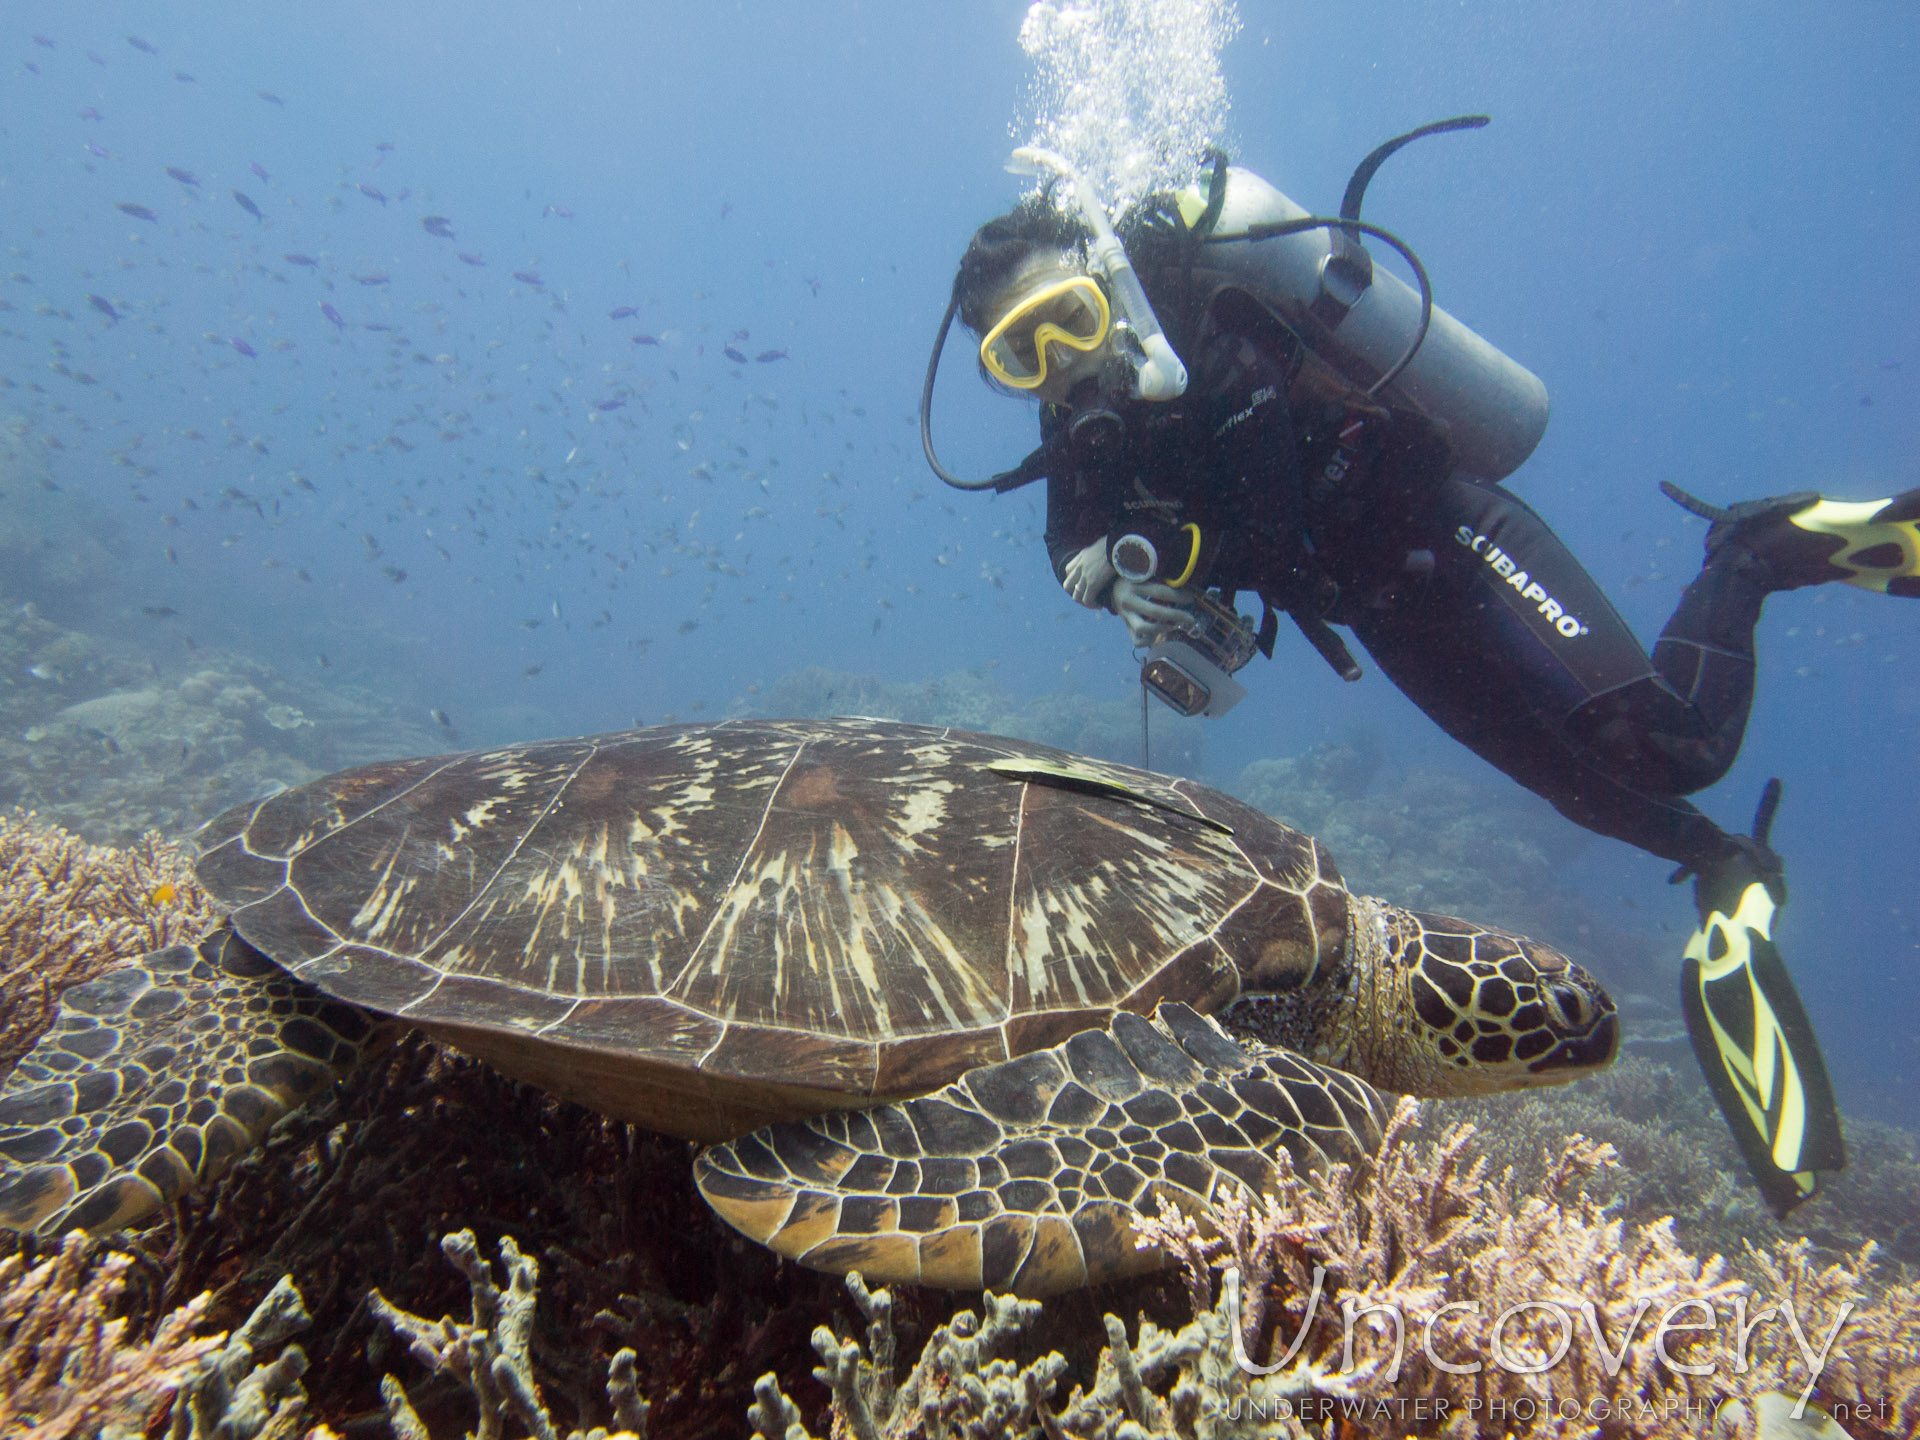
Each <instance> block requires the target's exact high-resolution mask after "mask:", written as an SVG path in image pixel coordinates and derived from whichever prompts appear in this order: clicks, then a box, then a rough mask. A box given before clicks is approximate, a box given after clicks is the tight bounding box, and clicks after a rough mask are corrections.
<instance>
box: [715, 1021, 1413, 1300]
mask: <svg viewBox="0 0 1920 1440" xmlns="http://www.w3.org/2000/svg"><path fill="white" fill-rule="evenodd" d="M1385 1114H1386V1111H1385V1108H1384V1106H1383V1104H1382V1102H1381V1100H1380V1097H1379V1096H1378V1094H1376V1092H1375V1091H1374V1090H1373V1089H1372V1088H1371V1087H1370V1086H1368V1085H1367V1084H1366V1083H1365V1082H1363V1081H1361V1080H1358V1079H1356V1078H1354V1077H1353V1076H1351V1075H1348V1074H1345V1073H1343V1072H1341V1071H1337V1070H1329V1069H1326V1068H1324V1067H1322V1066H1319V1065H1315V1064H1313V1063H1312V1062H1311V1061H1308V1060H1304V1059H1302V1058H1301V1057H1300V1056H1298V1055H1294V1054H1292V1053H1290V1052H1287V1051H1282V1050H1271V1049H1267V1048H1265V1047H1263V1046H1255V1047H1248V1046H1243V1045H1241V1044H1239V1043H1236V1042H1235V1041H1234V1040H1233V1039H1231V1038H1229V1037H1228V1035H1227V1034H1226V1032H1225V1031H1223V1030H1222V1029H1220V1027H1219V1026H1218V1025H1216V1024H1214V1022H1213V1021H1211V1020H1209V1019H1206V1018H1205V1017H1203V1016H1201V1015H1199V1014H1197V1013H1196V1012H1195V1011H1193V1010H1191V1009H1189V1008H1188V1007H1187V1006H1185V1005H1181V1004H1176V1003H1172V1002H1168V1003H1165V1004H1162V1005H1161V1006H1160V1008H1159V1010H1158V1011H1157V1012H1156V1013H1155V1015H1154V1018H1153V1019H1152V1020H1151V1021H1148V1020H1146V1019H1143V1018H1142V1017H1140V1016H1138V1015H1134V1014H1130V1013H1125V1012H1123V1013H1121V1014H1119V1015H1116V1016H1115V1017H1114V1020H1113V1023H1112V1024H1111V1025H1110V1026H1108V1028H1107V1029H1106V1030H1090V1031H1084V1032H1082V1033H1081V1034H1078V1035H1075V1036H1074V1037H1073V1038H1071V1039H1070V1040H1067V1041H1066V1042H1065V1043H1063V1044H1060V1045H1056V1046H1054V1047H1053V1048H1052V1049H1049V1050H1037V1051H1034V1052H1033V1053H1031V1054H1028V1055H1023V1056H1021V1057H1019V1058H1018V1059H1014V1060H1008V1061H1005V1062H1003V1063H1000V1064H997V1065H985V1066H982V1067H980V1068H979V1069H976V1070H971V1071H968V1072H967V1073H966V1074H965V1075H963V1076H961V1077H960V1079H959V1080H957V1081H955V1082H954V1083H953V1084H951V1085H949V1086H947V1087H946V1088H945V1089H944V1090H941V1091H938V1092H936V1093H934V1094H931V1095H925V1096H922V1097H920V1098H919V1099H915V1100H907V1101H903V1102H901V1103H899V1104H894V1105H880V1106H876V1107H874V1108H873V1109H870V1110H859V1111H844V1112H836V1113H833V1114H829V1115H822V1116H819V1117H816V1118H814V1119H811V1120H805V1121H799V1122H793V1123H787V1124H780V1125H771V1126H768V1127H767V1128H765V1129H763V1130H758V1131H755V1132H754V1133H753V1134H751V1135H746V1136H742V1137H741V1138H740V1139H738V1140H733V1141H730V1142H728V1143H726V1144H724V1145H715V1146H713V1147H711V1148H710V1149H708V1150H705V1151H703V1152H702V1153H701V1154H700V1156H699V1157H698V1159H697V1160H696V1161H695V1168H694V1178H695V1180H696V1182H697V1183H698V1184H699V1186H700V1192H701V1194H703V1195H704V1196H705V1197H706V1199H707V1202H708V1203H709V1204H710V1205H712V1206H713V1208H714V1209H715V1210H717V1211H719V1212H720V1214H721V1216H722V1217H723V1218H724V1219H725V1220H726V1221H727V1222H728V1223H729V1224H731V1225H733V1226H734V1227H735V1228H736V1229H738V1230H740V1231H742V1232H743V1233H745V1234H746V1235H748V1236H750V1237H752V1238H753V1239H755V1240H757V1241H759V1242H761V1243H762V1244H765V1245H768V1246H770V1247H771V1248H773V1249H774V1250H776V1251H778V1252H779V1253H780V1254H782V1255H785V1256H788V1257H789V1258H791V1259H794V1260H798V1261H799V1262H800V1263H802V1264H804V1265H809V1266H811V1267H813V1268H815V1269H818V1270H829V1271H847V1270H854V1269H857V1270H859V1271H861V1272H862V1273H863V1274H864V1275H866V1276H867V1277H868V1279H870V1280H885V1281H890V1282H891V1281H899V1282H906V1283H910V1284H921V1285H938V1286H944V1287H947V1288H950V1289H967V1290H971V1289H988V1288H990V1289H994V1290H1002V1291H1007V1290H1011V1291H1013V1292H1014V1293H1016V1294H1021V1295H1048V1294H1053V1293H1055V1292H1057V1291H1061V1290H1070V1289H1074V1288H1076V1287H1078V1286H1081V1285H1087V1284H1092V1283H1096V1282H1098V1281H1102V1280H1111V1279H1115V1278H1117V1277H1119V1276H1123V1275H1129V1274H1136V1273H1138V1272H1141V1271H1145V1270H1152V1269H1157V1268H1158V1267H1159V1266H1160V1265H1161V1264H1162V1263H1164V1261H1163V1258H1162V1257H1161V1256H1160V1255H1159V1254H1157V1253H1156V1252H1154V1251H1152V1250H1146V1251H1142V1250H1140V1249H1139V1248H1138V1247H1137V1246H1136V1244H1135V1242H1134V1236H1133V1231H1132V1228H1131V1223H1130V1222H1131V1221H1132V1219H1133V1217H1134V1216H1135V1215H1136V1214H1141V1213H1152V1210H1153V1203H1154V1197H1155V1196H1156V1195H1165V1196H1167V1197H1168V1198H1169V1199H1171V1200H1172V1201H1173V1202H1174V1203H1175V1204H1177V1205H1179V1206H1181V1207H1182V1208H1184V1209H1187V1210H1196V1209H1200V1208H1204V1207H1205V1206H1206V1204H1207V1202H1208V1200H1209V1199H1210V1197H1211V1196H1212V1194H1213V1192H1214V1188H1215V1186H1216V1185H1217V1184H1218V1183H1219V1182H1220V1181H1221V1180H1223V1179H1233V1180H1238V1181H1242V1182H1245V1183H1246V1184H1247V1185H1250V1186H1252V1187H1254V1188H1256V1189H1264V1188H1267V1187H1269V1186H1270V1185H1271V1184H1272V1181H1273V1177H1274V1162H1273V1158H1272V1157H1273V1155H1274V1153H1275V1152H1276V1151H1277V1150H1278V1149H1280V1148H1282V1147H1284V1148H1285V1149H1286V1150H1287V1151H1288V1152H1289V1153H1290V1154H1291V1156H1292V1158H1293V1161H1294V1164H1295V1165H1296V1166H1297V1167H1298V1168H1299V1169H1300V1170H1302V1171H1305V1170H1308V1169H1310V1168H1314V1167H1317V1166H1320V1165H1322V1164H1324V1163H1326V1162H1327V1161H1329V1160H1343V1161H1352V1160H1356V1159H1358V1158H1360V1157H1361V1156H1363V1155H1366V1154H1371V1153H1372V1152H1373V1151H1374V1150H1375V1149H1376V1148H1377V1147H1378V1144H1379V1140H1380V1133H1381V1127H1382V1124H1383V1122H1384V1118H1385Z"/></svg>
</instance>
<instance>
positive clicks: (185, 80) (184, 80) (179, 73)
mask: <svg viewBox="0 0 1920 1440" xmlns="http://www.w3.org/2000/svg"><path fill="white" fill-rule="evenodd" d="M173 78H174V79H176V80H178V81H179V82H180V83H181V84H182V85H198V84H199V83H200V82H199V81H198V80H196V79H194V78H193V76H191V75H189V74H188V73H187V72H186V71H184V70H176V71H174V72H173Z"/></svg>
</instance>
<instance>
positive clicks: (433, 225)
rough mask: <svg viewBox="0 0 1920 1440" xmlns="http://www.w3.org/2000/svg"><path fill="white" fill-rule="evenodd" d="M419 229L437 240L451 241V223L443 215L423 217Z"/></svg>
mask: <svg viewBox="0 0 1920 1440" xmlns="http://www.w3.org/2000/svg"><path fill="white" fill-rule="evenodd" d="M420 228H421V229H422V230H424V231H426V232H427V234H429V235H431V236H433V237H434V238H435V239H437V240H451V239H453V221H451V220H449V219H448V218H447V217H446V216H444V215H427V216H423V217H422V218H421V221H420Z"/></svg>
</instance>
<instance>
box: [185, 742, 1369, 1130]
mask: <svg viewBox="0 0 1920 1440" xmlns="http://www.w3.org/2000/svg"><path fill="white" fill-rule="evenodd" d="M203 845H204V849H203V852H202V854H201V857H200V861H199V867H198V868H199V875H200V879H201V881H202V882H203V883H204V884H205V885H206V887H207V889H208V890H209V891H211V892H212V894H213V895H214V896H215V897H216V898H217V899H218V900H219V901H220V902H221V903H222V904H223V905H226V906H228V907H230V908H231V911H232V920H233V925H234V928H235V929H236V930H237V931H238V932H239V934H240V935H241V936H242V937H243V938H244V939H245V940H246V941H248V942H249V943H250V944H252V945H253V946H255V947H257V948H258V949H259V950H261V951H262V952H264V953H265V954H266V955H268V956H270V957H271V958H272V959H273V960H275V961H277V962H278V963H279V964H280V965H282V966H284V967H285V968H286V969H287V970H289V971H291V972H292V973H293V974H295V975H297V976H299V977H300V978H301V979H303V980H305V981H307V982H308V983H310V984H312V985H315V986H317V987H319V988H320V989H322V990H324V991H326V992H327V993H329V994H331V995H333V996H334V997H336V998H338V999H341V1000H345V1001H348V1002H350V1003H352V1004H355V1005H359V1006H363V1007H366V1008H367V1009H369V1010H372V1011H375V1012H378V1013H382V1014H386V1015H391V1016H395V1017H398V1018H400V1019H402V1020H405V1021H407V1022H410V1023H413V1024H417V1025H419V1026H420V1027H421V1028H423V1029H425V1030H427V1031H429V1032H431V1033H433V1034H435V1035H437V1036H438V1037H440V1038H442V1039H444V1040H446V1041H448V1042H450V1043H452V1044H454V1045H457V1046H459V1047H460V1048H462V1049H464V1050H467V1051H469V1052H471V1053H473V1054H476V1055H479V1056H480V1057H481V1058H483V1059H486V1060H488V1061H489V1062H491V1063H492V1064H494V1065H496V1066H498V1067H499V1068H500V1069H502V1070H504V1071H506V1072H507V1073H509V1074H511V1075H514V1076H516V1077H518V1078H520V1079H523V1080H526V1081H529V1082H530V1083H534V1084H537V1085H540V1086H542V1087H544V1088H546V1089H549V1090H552V1091H554V1092H556V1093H558V1094H560V1095H563V1096H566V1097H567V1098H570V1099H575V1100H578V1101H580V1102H582V1103H584V1104H587V1105H590V1106H592V1107H593V1108H595V1109H597V1110H600V1111H602V1112H604V1113H608V1114H612V1115H615V1116H617V1117H620V1118H624V1119H629V1120H633V1121H636V1122H639V1123H643V1124H645V1125H647V1126H649V1127H650V1128H653V1129H656V1130H663V1131H667V1132H670V1133H674V1134H679V1135H684V1136H686V1137H688V1138H691V1139H701V1140H713V1139H721V1138H725V1137H728V1136H732V1135H737V1134H739V1133H741V1132H742V1131H744V1130H747V1129H751V1128H753V1127H755V1126H758V1125H760V1124H764V1123H767V1122H768V1121H771V1120H778V1119H789V1118H797V1117H801V1116H806V1115H812V1114H817V1113H819V1112H820V1111H823V1110H827V1109H834V1108H849V1107H855V1106H865V1105H869V1104H872V1103H873V1102H874V1101H875V1100H876V1099H893V1098H899V1097H903V1096H907V1095H912V1094H917V1093H920V1092H923V1091H926V1090H928V1089H931V1088H934V1087H936V1086H939V1085H942V1084H944V1083H946V1082H948V1081H950V1080H953V1079H954V1078H956V1077H957V1076H958V1075H960V1074H961V1073H962V1072H963V1071H965V1070H967V1069H969V1068H971V1067H973V1066H976V1065H981V1064H990V1063H993V1062H997V1061H1001V1060H1005V1059H1008V1058H1010V1057H1012V1056H1015V1055H1020V1054H1024V1053H1027V1052H1029V1051H1032V1050H1035V1049H1038V1048H1042V1047H1045V1046H1048V1045H1052V1044H1055V1043H1057V1042H1059V1041H1061V1040H1063V1039H1065V1038H1066V1037H1067V1036H1069V1035H1071V1034H1074V1033H1076V1032H1078V1031H1082V1030H1090V1029H1100V1028H1103V1027H1105V1026H1106V1025H1107V1024H1108V1022H1109V1021H1110V1020H1111V1019H1112V1017H1113V1015H1114V1013H1115V1012H1116V1011H1119V1010H1128V1011H1133V1012H1136V1013H1139V1014H1142V1015H1150V1014H1151V1013H1152V1012H1153V1009H1154V1006H1155V1005H1156V1004H1157V1003H1158V1002H1160V1001H1161V1000H1181V1001H1185V1002H1186V1003H1188V1004H1190V1005H1193V1006H1194V1007H1196V1008H1197V1009H1200V1010H1203V1011H1213V1010H1218V1009H1219V1008H1220V1007H1222V1006H1223V1005H1225V1004H1227V1003H1228V1002H1230V1001H1231V1000H1232V999H1234V998H1235V997H1236V996H1237V995H1238V994H1240V993H1241V991H1242V989H1243V988H1249V987H1251V988H1258V989H1263V990H1284V989H1291V988H1295V987H1298V986H1301V985H1307V984H1311V983H1313V982H1314V980H1315V978H1316V977H1320V976H1323V975H1326V974H1328V973H1330V972H1332V971H1334V970H1335V969H1336V968H1337V967H1338V962H1339V960H1340V958H1341V957H1342V956H1343V955H1344V953H1345V945H1346V938H1347V936H1346V931H1347V925H1348V911H1347V899H1348V897H1347V892H1346V890H1345V887H1344V886H1343V885H1342V884H1341V882H1340V878H1339V875H1338V873H1337V872H1336V871H1335V869H1334V867H1333V864H1332V862H1331V861H1330V860H1329V859H1328V857H1327V856H1326V854H1325V853H1324V852H1323V851H1322V850H1321V849H1320V848H1319V846H1318V845H1316V844H1315V842H1314V841H1313V840H1312V839H1310V838H1309V837H1307V836H1305V835H1302V834H1300V833H1299V832H1298V831H1295V830H1291V829H1288V828H1287V827H1286V826H1283V825H1280V824H1278V823H1277V822H1275V821H1273V820H1272V819H1269V818H1268V817H1267V816H1265V815H1262V814H1261V813H1260V812H1258V811H1256V810H1254V809H1252V808H1250V807H1248V806H1246V805H1244V804H1242V803H1240V802H1239V801H1237V800H1234V799H1232V798H1231V797H1229V796H1227V795H1223V794H1221V793H1219V792H1218V791H1215V790H1211V789H1208V788H1206V787H1205V786H1201V785H1197V784H1194V783H1192V782H1190V781H1184V780H1169V779H1166V778H1165V777H1161V776H1157V775H1152V774H1149V773H1147V772H1145V771H1140V770H1133V769H1128V768H1126V767H1124V766H1117V765H1105V764H1101V763H1100V762H1097V761H1090V760H1086V759H1084V758H1082V757H1078V756H1073V755H1069V754H1067V753H1066V752H1064V751H1060V750H1054V749H1051V748H1048V747H1046V746H1041V745H1030V744H1026V743H1023V742H1021V741H1017V740H1009V739H1004V738H1001V737H998V736H989V735H979V734H970V733H967V732H964V731H956V730H949V729H938V728H930V727H924V726H915V725H904V724H895V723H890V722H884V721H870V720H834V721H802V720H737V721H728V722H725V723H722V724H713V725H682V726H668V727H661V728H655V729H647V730H638V731H626V732H621V733H616V734H609V735H599V736H590V737H587V738H584V739H574V740H556V741H548V742H541V743H536V744H527V745H516V746H512V747H509V748H505V749H500V750H491V751H483V752H473V753H469V754H464V755H455V756H442V757H434V758H429V759H418V760H403V761H396V762H392V763H387V764H378V765H369V766H364V767H361V768H359V769H356V770H349V771H345V772H343V773H341V774H338V775H333V776H330V777H328V778H326V779H324V780H318V781H315V782H313V783H312V784H309V785H305V786H302V787H300V788H298V789H294V790H289V791H285V792H283V793H281V794H278V795H275V796H273V797H271V798H269V799H266V800H263V801H260V802H257V803H255V804H253V805H250V806H246V807H242V808H240V809H237V810H234V811H232V812H229V813H228V814H226V815H224V816H222V817H220V818H219V819H217V820H215V821H213V822H212V823H211V824H210V825H209V826H208V828H207V832H206V833H205V835H204V837H203Z"/></svg>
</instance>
